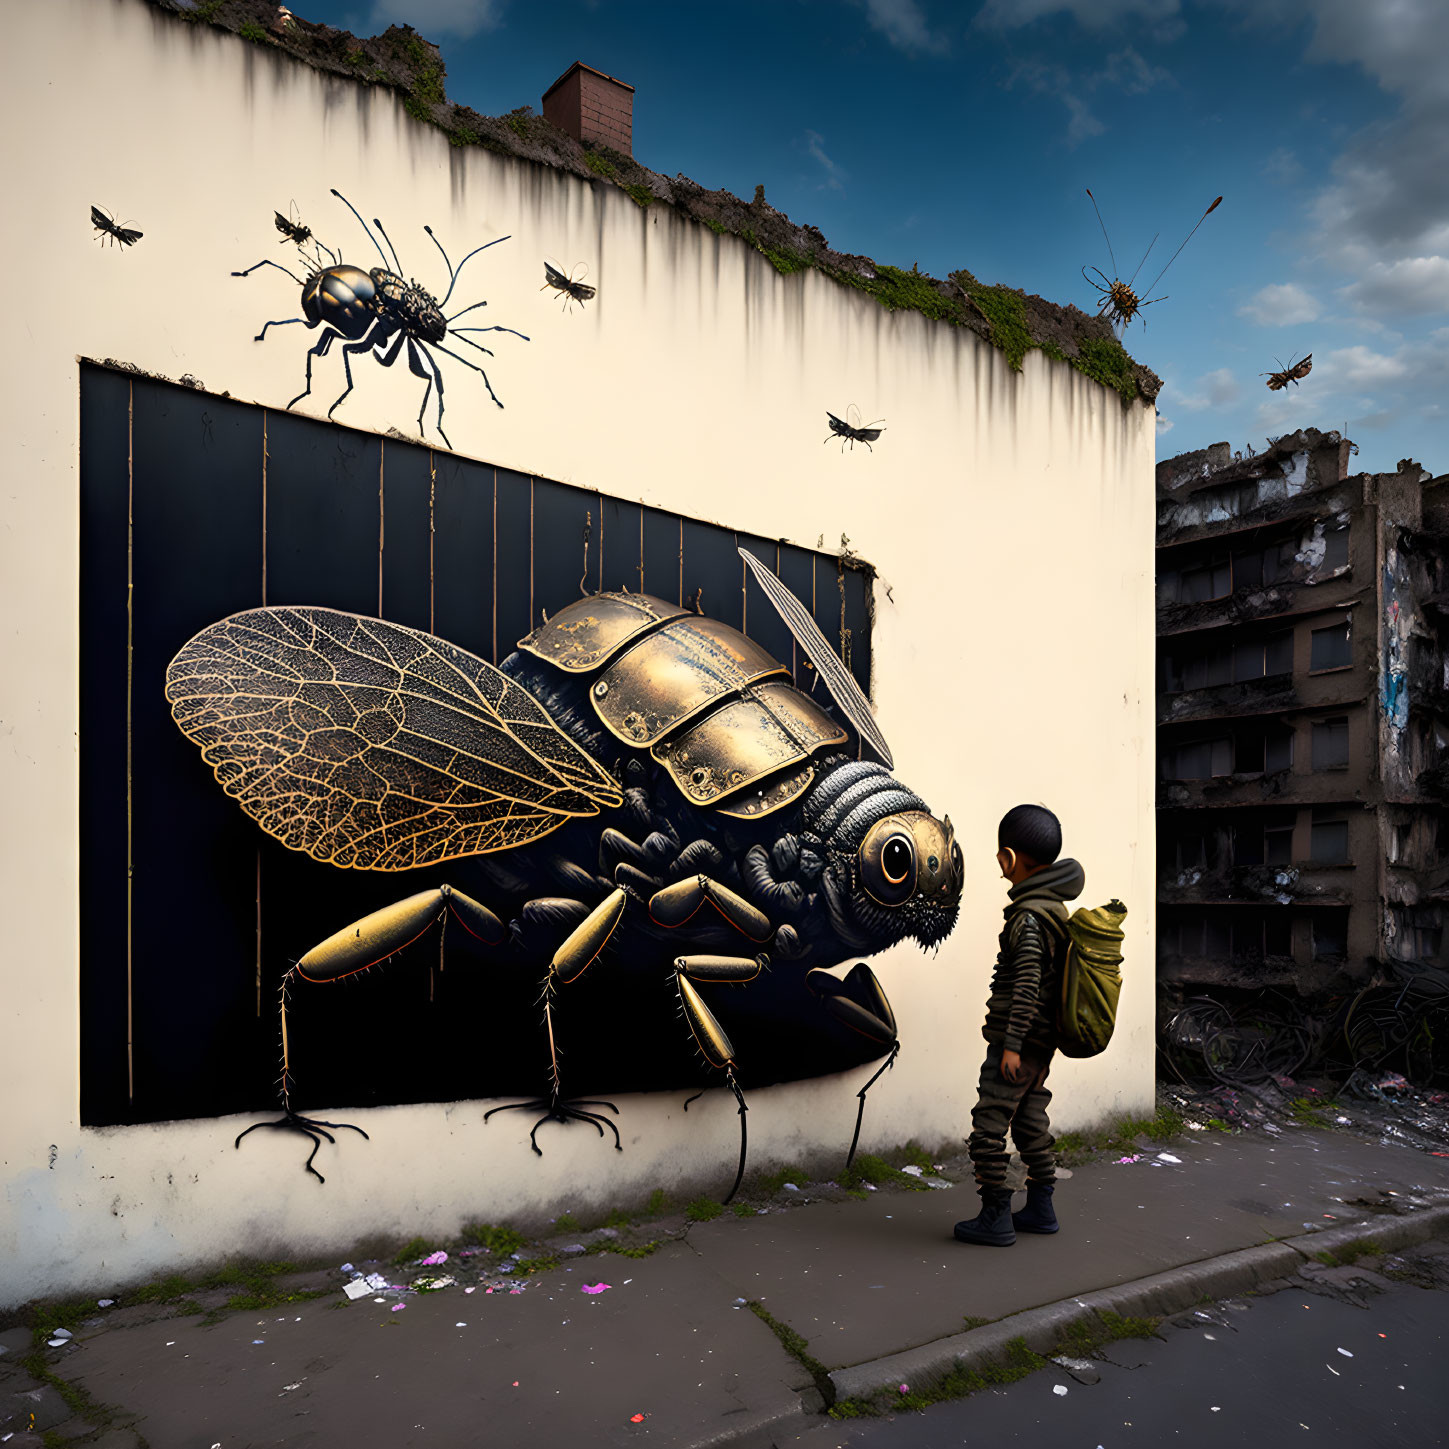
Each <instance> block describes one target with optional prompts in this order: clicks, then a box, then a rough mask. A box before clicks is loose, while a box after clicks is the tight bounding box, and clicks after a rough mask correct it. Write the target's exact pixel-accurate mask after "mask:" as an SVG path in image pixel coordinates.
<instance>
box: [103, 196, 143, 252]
mask: <svg viewBox="0 0 1449 1449" xmlns="http://www.w3.org/2000/svg"><path fill="white" fill-rule="evenodd" d="M91 225H92V226H93V227H95V229H96V231H97V232H99V233H100V237H99V240H100V241H101V242H102V243H103V244H104V243H106V242H109V243H110V244H111V245H112V246H115V245H116V243H118V242H119V243H120V245H121V246H123V247H133V246H135V245H136V243H137V242H138V241H140V240H141V238H142V236H143V235H144V234H145V233H143V232H139V231H136V230H135V229H134V228H132V227H131V226H122V225H121V224H120V223H119V222H117V221H116V220H115V219H114V218H113V217H110V216H107V215H106V213H105V212H104V211H102V210H101V208H100V207H99V206H92V207H91Z"/></svg>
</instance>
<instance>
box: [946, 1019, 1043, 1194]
mask: <svg viewBox="0 0 1449 1449" xmlns="http://www.w3.org/2000/svg"><path fill="white" fill-rule="evenodd" d="M1001 1050H1002V1049H1001V1047H1000V1045H998V1044H996V1043H993V1044H991V1045H990V1046H988V1047H987V1050H986V1060H985V1061H984V1062H982V1064H981V1083H980V1090H979V1095H978V1097H977V1102H976V1107H975V1109H974V1110H973V1111H972V1113H971V1136H970V1138H969V1139H968V1142H967V1147H968V1149H969V1151H970V1153H971V1162H972V1165H973V1166H974V1167H975V1169H976V1181H977V1183H979V1184H980V1186H981V1187H983V1188H1002V1187H1005V1185H1006V1167H1007V1163H1008V1162H1009V1161H1010V1157H1009V1155H1008V1153H1007V1150H1006V1134H1007V1132H1008V1131H1010V1133H1011V1140H1012V1141H1013V1142H1014V1143H1015V1144H1016V1150H1017V1151H1018V1152H1019V1153H1021V1157H1022V1161H1023V1162H1025V1163H1026V1173H1027V1180H1028V1181H1030V1182H1053V1181H1055V1179H1056V1157H1055V1156H1054V1154H1053V1152H1052V1148H1053V1147H1054V1146H1055V1145H1056V1139H1055V1138H1054V1137H1053V1136H1052V1134H1051V1125H1050V1124H1049V1123H1048V1121H1047V1107H1048V1105H1049V1104H1050V1102H1051V1099H1052V1094H1051V1092H1050V1091H1049V1090H1048V1089H1047V1086H1046V1075H1047V1072H1048V1070H1050V1067H1051V1058H1050V1056H1048V1057H1047V1058H1046V1059H1045V1060H1043V1059H1042V1058H1041V1057H1040V1056H1036V1057H1033V1056H1027V1055H1023V1056H1022V1059H1021V1064H1022V1067H1023V1068H1024V1069H1025V1072H1026V1077H1025V1079H1024V1080H1023V1081H1020V1082H1008V1081H1007V1080H1006V1078H1005V1077H1003V1076H1002V1075H1001Z"/></svg>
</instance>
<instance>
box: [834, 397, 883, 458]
mask: <svg viewBox="0 0 1449 1449" xmlns="http://www.w3.org/2000/svg"><path fill="white" fill-rule="evenodd" d="M825 417H826V420H827V421H828V422H829V424H830V437H827V438H825V439H823V440H822V441H824V442H827V443H828V442H829V441H830V438H839V439H840V451H841V452H842V453H843V452H844V451H845V445H846V443H849V444H850V450H851V452H854V451H855V445H856V444H857V443H864V444H865V446H866V447H867V448H868V449H869V450H870V451H871V452H872V453H873V452H875V449H874V448H872V447H871V446H870V445H871V444H872V443H873V442H875V440H876V439H877V438H878V437H880V435H881V434H882V433H883V432H885V429H884V428H882V427H879V426H878V424H880V423H883V422H884V421H885V419H884V418H877V419H876V420H875V422H873V423H868V424H867V425H866V426H865V427H861V425H860V409H859V408H858V407H856V405H855V404H854V403H851V405H850V406H849V407H848V408H846V410H845V419H846V420H842V419H840V418H838V417H836V416H835V414H834V413H832V412H827V413H826V414H825Z"/></svg>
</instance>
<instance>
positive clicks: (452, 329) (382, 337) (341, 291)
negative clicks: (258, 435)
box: [232, 187, 529, 448]
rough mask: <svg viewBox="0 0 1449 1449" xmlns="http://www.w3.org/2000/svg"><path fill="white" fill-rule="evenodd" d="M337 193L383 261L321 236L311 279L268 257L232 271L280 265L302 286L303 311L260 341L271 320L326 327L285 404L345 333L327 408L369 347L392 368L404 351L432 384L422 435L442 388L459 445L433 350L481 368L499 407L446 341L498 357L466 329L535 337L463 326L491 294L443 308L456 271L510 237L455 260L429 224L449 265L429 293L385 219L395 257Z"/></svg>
mask: <svg viewBox="0 0 1449 1449" xmlns="http://www.w3.org/2000/svg"><path fill="white" fill-rule="evenodd" d="M332 194H333V196H335V197H337V199H338V200H339V201H340V202H342V204H343V205H344V206H345V207H346V208H347V209H348V210H349V211H350V212H351V213H352V214H353V216H355V217H357V220H358V223H359V224H360V225H361V227H362V229H363V231H364V232H366V233H367V239H368V240H369V241H370V242H371V243H372V245H373V246H374V247H376V248H377V253H378V255H379V256H380V257H381V258H382V266H380V267H373V268H372V269H371V270H370V271H364V270H363V269H362V268H361V267H357V266H353V265H352V264H351V263H349V262H344V261H342V260H341V253H340V252H333V251H332V250H331V248H328V247H322V246H321V244H320V243H319V244H318V248H319V249H318V254H317V258H316V263H317V264H316V265H315V266H314V267H313V269H312V270H311V271H310V272H309V273H308V275H307V276H306V277H305V278H303V277H298V276H297V275H295V273H293V272H291V271H289V270H288V269H287V268H286V267H284V266H282V265H281V263H279V262H274V261H271V260H270V259H268V258H263V259H262V260H261V261H259V262H257V263H256V264H255V266H250V267H248V268H246V270H245V271H240V272H233V273H232V276H234V277H246V276H250V275H251V274H252V273H253V272H255V271H257V270H258V269H259V268H261V267H274V268H275V269H276V270H277V271H279V272H283V273H285V274H286V275H287V276H288V277H291V279H292V280H293V281H294V282H296V283H297V285H298V286H299V287H301V289H302V312H303V315H302V316H301V317H285V318H283V319H281V320H280V321H274V322H267V323H265V324H263V326H262V330H261V331H260V332H259V333H257V336H256V340H257V341H258V342H262V341H264V340H265V339H266V335H267V328H269V327H287V326H290V325H291V324H292V323H295V322H301V323H302V324H303V325H304V326H306V328H307V329H308V330H309V331H310V330H311V329H313V328H315V327H323V328H324V329H325V330H324V331H323V333H322V335H321V337H320V338H319V339H318V341H317V342H316V344H315V345H313V346H312V347H310V348H308V349H307V385H306V387H304V388H303V389H302V391H301V392H299V393H298V394H297V396H296V397H294V398H293V399H292V401H291V402H289V403H288V404H287V407H288V408H293V407H295V406H296V405H297V404H298V403H299V402H301V401H302V399H303V398H304V397H306V396H307V395H308V394H309V393H310V392H311V391H312V360H313V358H321V357H326V356H327V354H328V352H329V351H330V350H331V347H332V344H333V343H334V342H336V341H337V340H338V339H339V338H340V339H341V340H342V370H343V372H344V374H345V375H346V377H347V386H346V387H345V388H344V389H343V391H342V394H341V395H340V396H339V397H338V398H337V400H336V402H334V403H333V404H332V406H331V407H330V408H328V409H327V416H328V417H329V418H330V417H331V416H332V414H333V413H334V412H336V411H337V409H338V408H339V407H340V406H341V405H342V403H343V402H345V401H346V399H347V396H348V394H349V393H351V391H352V389H353V386H354V384H353V381H352V363H351V358H352V357H355V356H361V355H364V354H371V356H372V357H373V358H374V359H375V360H376V361H377V362H378V363H379V364H380V365H381V366H383V367H391V366H392V365H393V364H394V363H395V362H397V361H398V359H399V358H400V357H402V356H404V354H405V355H406V357H407V365H408V370H409V371H410V372H412V373H413V374H414V376H416V377H420V378H421V379H422V380H423V382H424V383H425V384H426V385H425V387H424V388H423V401H422V405H421V406H420V407H419V408H418V432H419V434H420V435H422V434H425V433H426V426H425V424H424V421H423V420H424V418H425V416H426V415H427V411H428V401H429V399H430V398H431V397H432V395H433V390H434V388H436V389H437V396H438V401H437V410H438V415H437V429H438V436H439V437H441V438H442V440H443V441H444V443H446V444H447V445H448V447H450V448H451V447H452V446H453V445H452V443H451V442H450V441H449V439H448V435H447V433H446V432H444V431H443V407H444V403H443V371H442V367H441V366H440V365H439V363H438V360H437V358H435V357H434V356H433V353H434V351H437V352H441V353H444V354H445V355H447V356H448V357H451V358H453V360H454V361H456V362H461V363H462V364H463V366H464V367H467V368H471V369H472V370H473V371H474V372H476V373H477V374H478V375H479V376H480V377H481V378H482V379H483V386H484V387H485V388H487V389H488V396H489V397H490V398H492V399H493V401H494V402H495V403H497V405H498V406H499V407H500V408H501V407H502V406H503V403H502V402H501V401H500V399H499V397H498V394H497V393H495V392H494V391H493V384H492V383H491V382H489V380H488V374H487V372H486V371H484V369H483V368H482V367H480V366H479V365H478V364H477V363H476V362H470V361H468V359H467V358H466V357H463V356H461V355H460V354H459V353H457V352H454V351H453V350H452V349H451V348H449V347H444V346H443V341H444V339H445V338H447V337H454V338H456V339H457V340H458V341H459V342H461V343H463V344H464V345H465V346H468V347H472V348H475V349H476V350H477V351H479V352H482V353H485V354H486V355H487V356H489V357H492V356H493V355H494V354H493V352H492V351H491V350H490V349H489V348H487V347H484V346H483V344H482V343H481V342H475V341H474V340H473V338H472V337H471V336H469V335H466V334H470V333H479V332H508V333H511V334H512V335H513V336H514V337H521V338H523V340H524V341H525V342H527V341H528V340H529V339H528V338H527V337H525V336H524V334H523V333H522V332H519V331H517V330H516V329H515V328H512V327H477V326H472V325H470V326H467V327H459V326H456V325H455V324H456V323H457V320H458V318H460V317H463V316H466V315H467V314H468V313H469V312H475V311H477V310H478V308H479V307H486V306H487V305H488V304H487V302H486V301H482V302H474V303H472V304H471V305H470V306H467V307H463V308H461V309H460V310H459V311H457V312H455V313H453V315H452V316H451V317H449V316H446V315H445V314H444V310H443V309H444V308H445V307H446V306H447V305H448V303H449V301H450V300H451V299H452V296H453V289H454V287H456V286H457V284H458V277H459V276H460V275H461V273H462V271H463V268H464V267H465V266H466V265H467V264H468V262H469V261H471V260H472V259H473V258H474V257H476V256H477V255H478V253H479V252H483V251H487V250H488V248H489V247H493V246H497V245H498V243H499V242H504V241H507V240H508V238H507V237H506V236H501V237H496V238H495V239H494V240H493V241H491V242H484V243H483V245H482V246H479V247H474V248H473V250H472V251H471V252H469V253H468V254H467V256H465V257H464V258H463V260H462V261H460V262H459V263H458V265H457V266H456V267H455V266H454V265H453V264H452V262H451V261H449V260H448V253H447V252H446V251H444V249H443V244H442V243H441V242H440V241H439V240H438V239H437V237H436V236H434V235H433V229H432V227H430V226H424V227H423V230H424V231H425V232H427V234H428V237H429V239H430V240H431V241H432V243H433V245H434V246H435V247H437V249H438V251H439V253H440V254H441V255H442V258H443V262H444V265H446V267H447V268H448V290H447V291H446V292H445V293H444V294H443V297H442V300H441V301H439V300H438V299H437V298H435V297H434V296H433V294H432V293H431V292H429V291H427V290H425V289H424V288H423V287H421V286H419V284H418V283H417V282H416V281H413V280H405V279H404V276H403V267H402V262H401V261H400V260H399V259H398V254H397V249H396V248H395V247H394V246H393V244H392V239H391V238H390V237H389V236H388V234H387V232H386V231H385V230H384V229H383V225H382V222H381V221H379V220H378V219H377V218H376V217H374V218H373V222H372V224H373V226H375V227H376V228H377V230H378V233H379V235H381V237H382V239H383V241H385V242H387V245H388V251H390V252H391V253H392V256H391V258H389V256H388V252H385V251H384V250H383V248H382V242H379V241H378V239H377V237H375V236H374V235H373V234H372V231H371V229H370V228H369V227H368V225H367V223H366V222H365V221H363V219H362V216H361V214H360V213H359V212H358V210H357V208H356V207H355V206H353V204H352V203H351V202H350V201H348V199H347V198H346V197H345V196H343V195H342V193H341V192H340V191H338V190H337V189H336V188H335V187H334V188H333V191H332ZM280 220H281V214H280V213H278V221H280ZM323 251H326V252H327V254H328V256H329V257H330V258H332V260H331V261H330V262H329V263H328V265H326V266H322V265H321V253H322V252H323Z"/></svg>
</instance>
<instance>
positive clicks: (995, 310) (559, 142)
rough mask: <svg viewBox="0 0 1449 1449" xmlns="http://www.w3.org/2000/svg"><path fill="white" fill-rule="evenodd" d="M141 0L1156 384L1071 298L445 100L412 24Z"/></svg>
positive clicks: (802, 262) (922, 307) (436, 62)
mask: <svg viewBox="0 0 1449 1449" xmlns="http://www.w3.org/2000/svg"><path fill="white" fill-rule="evenodd" d="M148 3H150V4H152V5H153V6H155V7H156V8H157V9H159V10H162V11H165V12H167V13H168V14H171V15H174V16H176V17H178V18H180V19H181V20H183V21H185V22H189V23H191V24H206V25H213V26H217V27H219V28H221V29H224V30H229V31H231V32H233V33H234V34H236V35H238V36H240V37H241V38H242V39H244V40H248V41H251V42H252V43H254V44H257V45H262V46H265V47H266V48H268V49H271V50H276V51H278V52H280V53H282V54H285V55H288V56H290V57H292V58H294V59H296V60H299V61H302V62H303V63H305V64H307V65H310V66H312V67H313V68H314V69H316V70H320V71H324V72H326V73H328V74H330V75H336V76H345V77H347V78H348V79H350V80H353V81H358V82H361V83H362V84H364V85H376V86H384V87H386V88H388V89H390V90H394V91H396V92H397V93H398V94H399V95H400V96H401V98H402V104H403V107H404V109H405V110H406V111H407V112H408V114H409V115H410V116H412V117H413V118H414V119H415V120H418V121H421V122H423V123H425V124H427V125H431V126H436V127H437V128H438V129H439V130H441V131H442V132H443V133H444V134H445V135H446V136H447V137H448V139H449V140H450V141H451V142H452V143H453V144H454V145H455V146H483V147H486V148H487V149H488V150H490V151H496V152H498V153H500V154H502V155H505V156H512V157H516V158H518V159H520V160H524V161H533V162H536V163H538V164H540V165H543V166H548V167H550V168H551V169H553V170H555V171H566V172H569V173H571V174H572V175H574V176H578V177H581V178H583V179H585V180H591V181H595V182H597V183H599V184H605V185H612V186H617V187H618V188H619V189H620V190H621V191H623V192H624V193H625V194H626V195H627V196H629V197H630V198H631V199H632V200H633V201H634V202H635V203H637V204H638V205H639V206H653V205H663V206H669V207H671V208H672V209H673V210H675V211H676V212H679V213H681V214H682V215H685V216H688V217H691V218H693V219H694V220H695V221H699V222H703V224H704V225H705V226H707V227H709V228H710V230H711V231H714V232H717V233H720V234H721V235H723V234H728V235H731V236H736V237H738V238H739V239H740V240H741V241H743V242H745V243H746V244H747V245H748V246H751V247H753V248H754V249H755V250H756V251H758V252H759V253H760V254H761V255H762V256H764V257H765V258H766V259H767V260H768V261H769V262H770V263H771V264H772V265H773V266H774V267H775V268H776V270H778V271H780V272H782V273H786V274H788V273H790V272H798V271H803V270H804V269H805V268H807V267H810V268H813V269H814V270H815V271H818V272H821V273H823V274H824V275H825V276H827V277H830V278H831V279H832V280H833V281H835V282H837V283H838V284H839V285H841V286H845V287H853V288H855V289H856V290H857V291H861V292H865V293H867V294H869V295H870V296H872V297H874V298H875V299H876V300H877V301H878V302H879V303H880V304H881V306H883V307H885V308H887V309H888V310H890V311H910V312H919V313H920V314H921V315H922V316H924V317H928V318H931V319H933V320H936V321H940V322H947V323H949V324H951V325H952V326H955V327H966V328H969V329H970V330H971V331H972V332H974V333H976V335H977V336H978V337H981V338H983V339H984V340H985V341H987V342H989V343H991V344H992V345H993V346H994V347H997V348H999V349H1000V350H1001V351H1002V352H1004V353H1005V354H1006V358H1007V361H1008V362H1010V364H1011V365H1012V367H1014V368H1016V369H1017V370H1020V368H1021V364H1022V359H1023V358H1024V357H1025V356H1026V354H1027V352H1029V351H1030V350H1031V349H1032V348H1034V347H1035V348H1040V349H1041V350H1042V351H1043V352H1045V353H1046V354H1047V356H1048V357H1053V358H1056V359H1057V360H1058V361H1062V362H1067V363H1070V364H1071V365H1072V366H1073V367H1075V368H1076V369H1077V371H1078V372H1081V373H1084V374H1085V375H1086V376H1087V377H1089V378H1091V379H1092V380H1093V381H1094V382H1098V383H1100V384H1101V385H1102V386H1103V387H1107V388H1111V389H1113V390H1114V391H1116V392H1117V393H1119V394H1120V395H1121V398H1122V402H1123V405H1124V406H1125V405H1126V404H1128V403H1130V402H1132V401H1133V400H1134V399H1136V398H1141V399H1143V400H1144V401H1146V402H1151V401H1153V400H1154V399H1155V398H1156V396H1157V394H1158V391H1159V390H1160V388H1161V387H1162V381H1161V379H1160V378H1159V377H1158V376H1157V375H1156V374H1155V373H1154V372H1152V371H1150V370H1149V369H1148V368H1146V367H1143V366H1142V365H1141V364H1140V363H1138V362H1135V361H1134V360H1133V359H1132V358H1131V357H1129V356H1128V354H1127V352H1126V351H1125V349H1124V348H1123V347H1122V345H1121V343H1120V342H1119V341H1118V340H1117V338H1116V336H1115V335H1114V334H1113V331H1112V329H1111V327H1110V326H1109V325H1108V323H1107V322H1106V321H1105V320H1104V319H1103V318H1101V317H1097V316H1094V315H1093V314H1091V313H1087V312H1083V311H1081V310H1080V309H1078V308H1076V307H1072V306H1065V307H1064V306H1060V305H1059V304H1057V303H1055V302H1049V301H1047V300H1046V299H1045V298H1043V297H1037V296H1033V295H1029V294H1028V293H1026V292H1022V291H1019V290H1017V289H1016V288H1015V287H1007V286H1003V285H1000V284H987V283H984V282H979V281H977V279H976V278H975V277H974V276H972V274H971V273H970V272H968V271H966V270H965V269H962V270H959V271H954V272H952V273H951V274H950V275H949V276H948V277H947V278H946V280H945V281H941V280H939V279H937V278H935V277H932V276H929V275H928V274H927V273H925V272H922V271H920V270H918V269H917V268H916V267H914V266H913V267H912V268H911V269H910V271H904V270H902V269H901V268H899V267H892V266H887V265H885V264H883V263H880V262H875V261H872V260H871V258H869V257H862V256H854V255H851V254H849V253H846V252H837V251H834V250H833V249H832V248H831V247H830V245H829V243H828V242H827V241H826V240H825V237H824V235H823V234H822V233H821V232H820V230H819V229H818V228H816V227H813V226H797V225H796V224H795V223H794V222H792V221H791V220H790V218H789V217H788V216H786V215H785V214H784V213H783V212H781V211H777V210H776V209H775V208H774V207H773V206H771V205H770V204H769V203H768V202H767V201H766V200H765V190H764V187H762V186H757V187H756V188H755V195H754V198H753V200H751V201H743V200H741V199H740V198H739V197H738V196H735V195H734V194H733V193H732V192H728V191H708V190H706V189H705V188H704V187H703V186H700V185H699V184H698V183H696V182H694V181H691V180H690V179H689V178H688V177H687V176H684V175H682V174H681V175H678V176H674V177H667V176H662V175H660V174H659V173H658V172H657V171H651V170H649V168H648V167H646V166H641V165H640V164H639V163H638V162H637V161H635V160H634V159H633V158H632V157H630V156H625V155H623V154H622V153H620V152H618V151H613V150H610V149H609V148H608V147H606V146H595V145H590V144H585V143H581V142H579V141H576V140H575V139H574V138H573V137H572V136H570V135H568V134H567V133H566V132H564V131H561V130H559V129H558V127H557V126H554V125H552V124H550V123H549V122H548V121H546V120H544V118H543V117H542V116H540V115H537V114H536V113H535V112H534V110H533V108H532V107H531V106H521V107H519V109H517V110H515V111H510V112H508V114H506V115H503V116H484V115H481V114H479V112H477V111H475V110H473V109H471V108H470V107H468V106H459V105H455V104H453V103H452V102H451V101H449V100H448V97H447V93H446V91H445V89H444V84H443V82H444V77H445V74H446V71H445V67H444V65H443V57H442V54H441V52H440V51H439V50H438V47H437V46H435V45H433V44H432V43H431V42H429V41H426V40H424V39H423V38H422V37H421V36H420V35H418V33H417V32H416V31H415V30H414V29H413V28H412V27H411V26H410V25H393V26H390V27H389V28H388V29H387V30H385V31H384V32H383V33H382V34H381V35H374V36H370V37H367V38H360V37H358V36H355V35H353V34H351V33H350V32H349V31H346V30H337V29H335V28H334V27H332V26H330V25H318V24H314V23H313V22H311V21H308V20H303V19H302V18H301V17H300V16H295V15H292V14H290V13H288V12H287V11H286V10H285V9H284V8H282V7H279V6H277V5H276V4H274V3H272V0H148Z"/></svg>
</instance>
